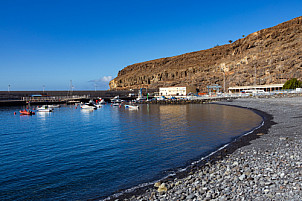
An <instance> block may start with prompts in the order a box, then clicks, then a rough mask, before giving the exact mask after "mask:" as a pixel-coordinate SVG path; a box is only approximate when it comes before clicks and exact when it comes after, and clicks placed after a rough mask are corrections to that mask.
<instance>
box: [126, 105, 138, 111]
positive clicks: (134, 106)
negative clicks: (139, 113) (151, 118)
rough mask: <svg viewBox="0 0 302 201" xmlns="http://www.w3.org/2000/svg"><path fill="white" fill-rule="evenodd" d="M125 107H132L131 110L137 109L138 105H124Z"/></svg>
mask: <svg viewBox="0 0 302 201" xmlns="http://www.w3.org/2000/svg"><path fill="white" fill-rule="evenodd" d="M125 108H129V109H132V110H137V109H139V107H138V105H125Z"/></svg>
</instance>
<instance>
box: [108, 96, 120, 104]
mask: <svg viewBox="0 0 302 201" xmlns="http://www.w3.org/2000/svg"><path fill="white" fill-rule="evenodd" d="M110 101H111V103H121V102H122V99H120V96H115V97H114V98H112V99H110Z"/></svg>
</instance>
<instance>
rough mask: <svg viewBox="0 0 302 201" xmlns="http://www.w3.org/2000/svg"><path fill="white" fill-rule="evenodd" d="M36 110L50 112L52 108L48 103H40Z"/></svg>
mask: <svg viewBox="0 0 302 201" xmlns="http://www.w3.org/2000/svg"><path fill="white" fill-rule="evenodd" d="M37 111H38V112H52V111H53V108H49V107H48V105H42V106H41V107H38V108H37Z"/></svg>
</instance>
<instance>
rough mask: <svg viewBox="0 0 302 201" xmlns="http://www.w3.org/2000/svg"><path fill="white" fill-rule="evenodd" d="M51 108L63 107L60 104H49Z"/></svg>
mask: <svg viewBox="0 0 302 201" xmlns="http://www.w3.org/2000/svg"><path fill="white" fill-rule="evenodd" d="M48 107H49V108H58V107H61V106H60V105H48Z"/></svg>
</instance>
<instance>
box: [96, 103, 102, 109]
mask: <svg viewBox="0 0 302 201" xmlns="http://www.w3.org/2000/svg"><path fill="white" fill-rule="evenodd" d="M95 107H97V108H101V107H103V105H102V104H101V103H97V104H95Z"/></svg>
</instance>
